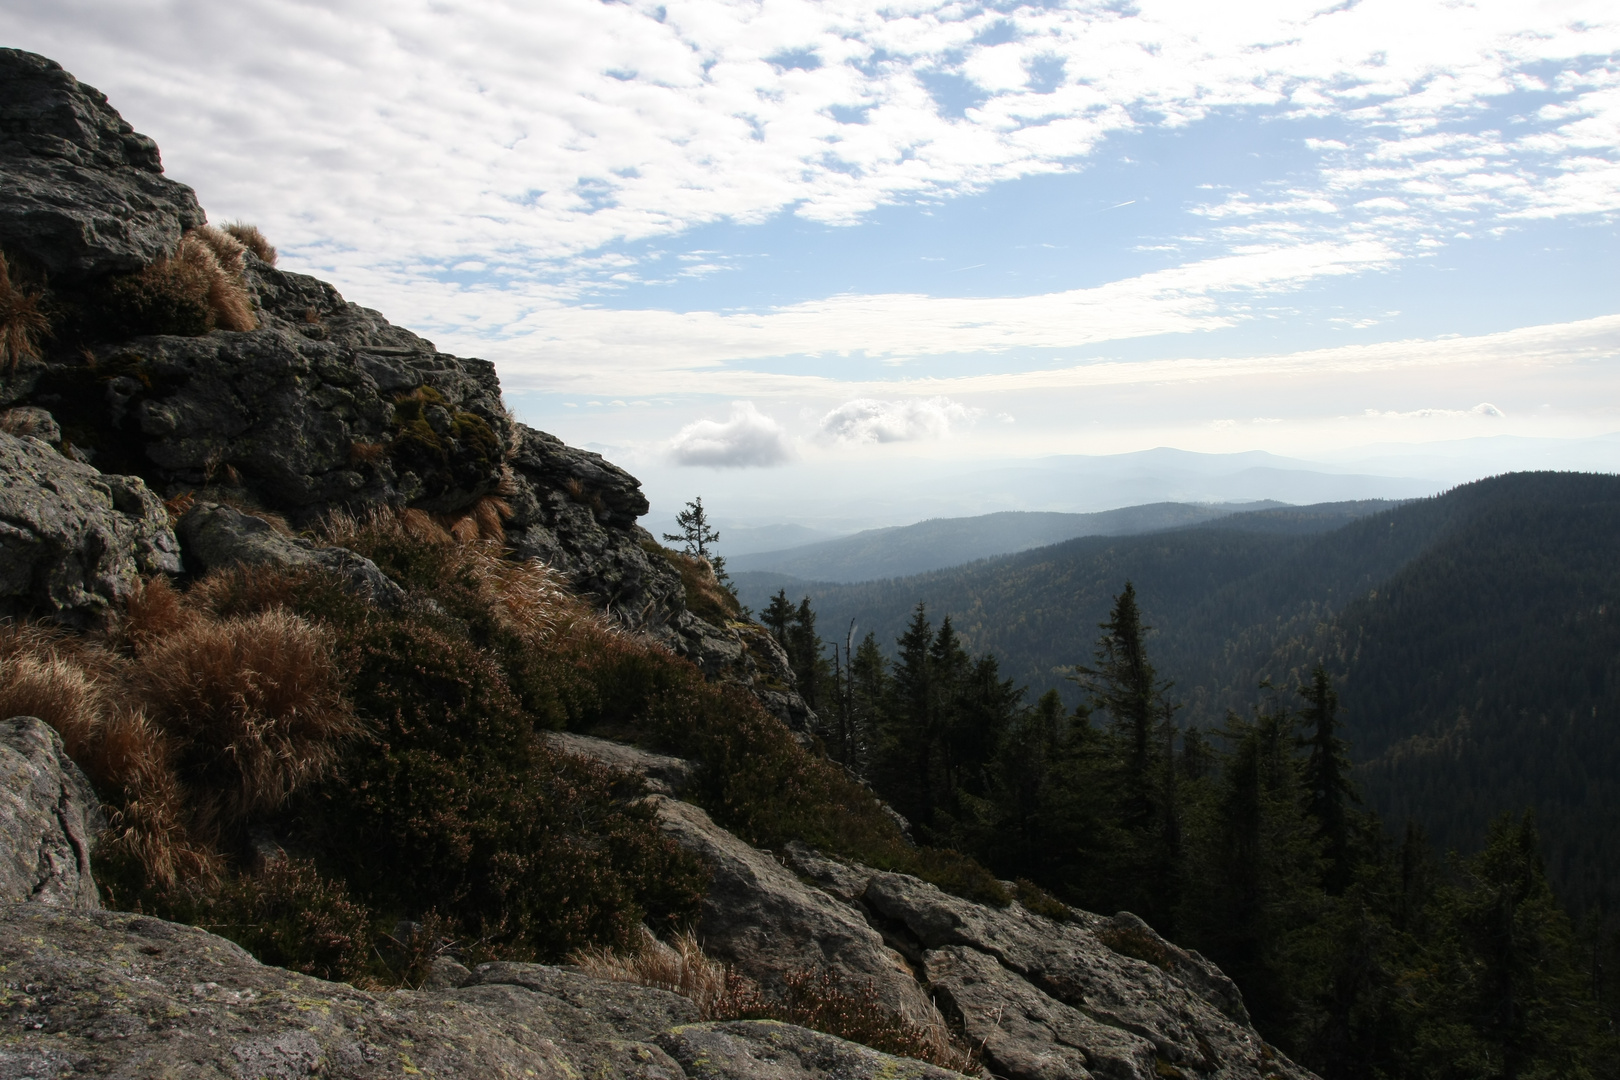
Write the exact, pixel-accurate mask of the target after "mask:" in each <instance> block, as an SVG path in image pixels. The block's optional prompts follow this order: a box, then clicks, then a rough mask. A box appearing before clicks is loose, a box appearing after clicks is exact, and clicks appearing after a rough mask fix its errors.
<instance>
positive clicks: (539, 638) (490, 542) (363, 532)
mask: <svg viewBox="0 0 1620 1080" xmlns="http://www.w3.org/2000/svg"><path fill="white" fill-rule="evenodd" d="M511 512H512V511H511V507H509V506H508V505H507V504H506V502H505V501H504V500H501V499H497V498H494V497H493V496H486V497H485V498H483V499H481V500H480V501H479V502H478V503H477V504H475V505H474V506H473V508H472V509H471V510H469V511H468V512H467V513H465V514H462V515H459V516H447V515H435V514H429V513H427V512H425V511H423V510H417V509H405V510H395V511H378V512H374V513H371V514H368V515H366V516H365V517H363V518H356V517H353V516H350V515H347V514H341V513H339V514H334V515H332V516H331V517H329V518H328V519H327V520H326V522H325V524H324V526H323V528H322V530H321V532H322V535H323V536H324V538H325V539H326V540H327V541H329V542H330V543H333V544H337V545H340V546H343V547H356V546H357V547H359V548H362V549H368V550H369V548H370V547H371V546H372V545H374V544H377V543H379V542H383V543H387V542H394V543H417V544H431V545H435V546H438V547H440V548H442V549H443V553H444V555H445V556H446V558H445V560H444V573H445V575H446V576H447V577H462V576H464V577H466V578H469V579H471V580H473V581H475V582H476V584H477V591H478V596H479V601H480V603H481V604H483V605H484V606H486V607H487V608H488V609H489V611H490V613H491V614H492V615H493V616H494V618H495V621H496V622H497V624H499V625H500V626H501V627H502V628H504V629H506V630H509V631H511V632H512V633H514V634H516V635H517V636H518V637H520V638H522V639H523V641H524V642H525V643H527V644H528V645H530V646H532V647H539V646H541V645H544V644H545V643H546V642H548V641H550V640H551V639H552V638H553V637H555V636H556V635H557V634H558V633H561V632H564V631H569V632H573V631H576V630H577V631H579V632H585V631H587V630H588V629H592V628H594V629H596V630H599V631H600V632H602V633H604V634H616V633H617V632H618V631H617V630H616V629H615V628H614V626H613V624H612V623H611V622H610V621H609V620H608V619H607V618H606V617H605V616H603V615H602V614H601V613H599V612H597V611H596V610H595V609H594V608H592V607H591V606H590V605H589V604H587V603H586V602H585V601H583V600H580V599H579V598H578V597H577V596H575V595H574V593H573V590H572V589H571V588H570V586H569V584H568V578H567V577H566V576H565V575H564V574H563V573H562V572H561V571H558V570H554V569H552V568H551V567H550V566H547V565H546V564H545V563H543V562H541V561H540V560H539V559H528V560H524V561H517V560H514V559H511V558H509V557H508V553H507V551H506V549H505V548H504V547H502V546H501V543H500V540H499V539H496V538H493V537H488V536H485V535H483V530H485V529H498V527H499V522H500V518H501V517H503V516H510V515H511ZM479 519H483V522H484V524H483V525H479V524H478V522H479ZM468 522H472V523H473V524H471V525H469V524H467V523H468ZM475 530H478V531H475Z"/></svg>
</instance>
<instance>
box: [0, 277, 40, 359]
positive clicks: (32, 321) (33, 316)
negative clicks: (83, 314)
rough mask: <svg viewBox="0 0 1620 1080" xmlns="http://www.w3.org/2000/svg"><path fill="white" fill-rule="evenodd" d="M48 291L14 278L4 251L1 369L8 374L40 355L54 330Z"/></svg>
mask: <svg viewBox="0 0 1620 1080" xmlns="http://www.w3.org/2000/svg"><path fill="white" fill-rule="evenodd" d="M43 303H44V294H43V293H42V292H41V291H39V290H37V289H27V288H24V287H23V286H21V285H19V284H18V283H16V282H14V281H13V280H12V279H11V265H10V263H8V262H7V261H6V257H5V255H4V254H3V253H0V368H3V369H4V370H5V372H6V373H7V374H10V373H12V372H14V371H16V370H17V365H18V364H20V363H22V362H23V361H24V360H37V359H38V358H39V343H40V339H41V338H43V337H44V336H45V335H46V334H47V333H49V332H50V328H51V326H50V320H49V319H48V318H47V317H46V315H45V311H44V307H43Z"/></svg>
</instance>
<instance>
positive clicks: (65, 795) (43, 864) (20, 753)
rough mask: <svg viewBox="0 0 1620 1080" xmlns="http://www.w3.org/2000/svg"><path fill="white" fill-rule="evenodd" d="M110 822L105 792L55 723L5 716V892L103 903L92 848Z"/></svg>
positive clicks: (1, 806)
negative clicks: (93, 872) (97, 790)
mask: <svg viewBox="0 0 1620 1080" xmlns="http://www.w3.org/2000/svg"><path fill="white" fill-rule="evenodd" d="M105 828H106V820H105V818H103V816H102V812H101V800H100V799H98V798H96V793H95V790H94V789H93V788H92V787H91V786H90V781H89V780H87V779H85V776H84V774H83V773H82V772H80V771H79V767H78V766H77V765H75V764H74V763H73V760H72V759H71V758H69V757H68V756H67V753H66V752H65V751H64V750H63V749H62V737H61V736H60V735H58V734H57V733H56V731H55V729H53V728H52V727H51V726H50V725H49V724H47V723H45V721H43V720H39V719H37V718H35V717H32V716H14V717H5V718H0V900H6V901H12V900H33V901H38V902H40V903H44V904H50V905H53V906H56V907H67V908H87V909H88V908H98V907H100V906H101V899H100V896H99V895H98V893H97V892H96V882H95V879H94V878H93V877H92V876H91V874H90V848H91V845H93V844H94V843H95V840H96V837H97V836H98V835H99V834H100V833H101V832H102V831H103V830H104V829H105Z"/></svg>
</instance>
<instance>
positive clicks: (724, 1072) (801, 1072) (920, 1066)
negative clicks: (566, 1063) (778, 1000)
mask: <svg viewBox="0 0 1620 1080" xmlns="http://www.w3.org/2000/svg"><path fill="white" fill-rule="evenodd" d="M658 1044H659V1045H660V1046H662V1047H663V1048H664V1049H665V1050H666V1051H668V1052H669V1055H670V1057H672V1058H674V1059H675V1060H676V1061H678V1062H680V1064H681V1068H683V1069H684V1070H685V1072H686V1075H687V1076H689V1077H691V1078H692V1080H961V1076H962V1074H961V1073H954V1072H950V1071H948V1070H946V1069H941V1068H939V1067H938V1066H937V1065H929V1064H927V1063H926V1062H922V1061H914V1060H912V1059H910V1058H897V1057H891V1056H890V1055H888V1054H880V1053H878V1052H877V1051H876V1050H870V1049H868V1048H866V1047H864V1046H858V1045H856V1044H855V1043H852V1042H845V1041H844V1040H843V1039H838V1038H834V1037H833V1036H831V1035H823V1034H822V1033H821V1032H819V1031H810V1030H807V1029H805V1028H801V1027H794V1026H793V1025H791V1024H778V1023H776V1022H775V1021H772V1020H733V1021H730V1022H729V1023H719V1024H691V1025H688V1026H686V1027H678V1028H675V1029H674V1030H673V1031H670V1032H668V1033H666V1034H663V1035H660V1036H659V1037H658Z"/></svg>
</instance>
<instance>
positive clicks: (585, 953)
mask: <svg viewBox="0 0 1620 1080" xmlns="http://www.w3.org/2000/svg"><path fill="white" fill-rule="evenodd" d="M568 962H569V963H571V964H573V965H574V966H575V967H577V968H579V969H580V970H581V971H583V972H584V973H585V974H587V975H594V976H596V977H597V978H599V979H611V980H613V981H614V982H625V983H635V984H636V985H638V986H650V987H653V988H654V989H657V990H668V991H670V992H671V993H675V994H680V995H681V996H682V997H684V998H689V999H690V1000H691V1001H693V1002H694V1003H695V1004H696V1005H697V1007H698V1015H699V1016H700V1017H702V1018H703V1019H704V1020H736V1019H740V1018H743V1017H763V1016H766V1015H768V1014H769V1012H770V1004H769V1002H768V1001H767V999H766V997H765V994H764V992H763V991H761V990H760V988H759V984H758V983H756V982H754V981H753V980H752V979H750V978H748V977H747V976H746V975H740V974H738V973H737V972H735V971H733V970H732V969H731V968H729V967H727V966H726V965H724V964H722V963H720V961H718V960H714V959H712V958H710V957H709V956H708V955H707V954H705V953H704V951H703V946H702V945H699V944H698V940H697V937H696V935H694V934H693V933H692V932H691V931H690V930H686V931H682V932H681V933H679V934H676V935H675V937H674V939H673V940H672V941H671V942H670V943H668V944H665V943H664V942H662V941H659V940H658V939H657V938H656V937H654V936H653V934H652V931H650V930H648V929H647V928H646V927H645V926H643V927H642V928H641V940H640V941H639V942H638V943H637V947H636V948H635V949H634V950H633V951H631V952H615V951H614V950H612V949H609V948H605V947H601V948H595V949H581V950H579V951H577V952H575V953H572V954H570V956H569V957H568Z"/></svg>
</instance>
